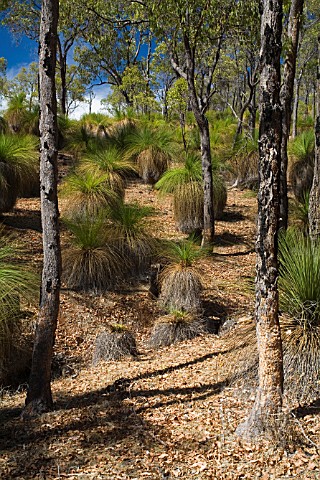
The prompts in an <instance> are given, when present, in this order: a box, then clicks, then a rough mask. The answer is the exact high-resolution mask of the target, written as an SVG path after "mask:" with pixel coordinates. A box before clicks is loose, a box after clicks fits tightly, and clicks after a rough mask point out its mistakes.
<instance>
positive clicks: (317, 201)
mask: <svg viewBox="0 0 320 480" xmlns="http://www.w3.org/2000/svg"><path fill="white" fill-rule="evenodd" d="M309 233H310V237H311V239H312V240H316V239H318V238H320V35H319V37H318V69H317V91H316V122H315V158H314V174H313V183H312V188H311V192H310V199H309Z"/></svg>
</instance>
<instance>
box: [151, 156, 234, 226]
mask: <svg viewBox="0 0 320 480" xmlns="http://www.w3.org/2000/svg"><path fill="white" fill-rule="evenodd" d="M213 160H216V158H214V159H213ZM217 170H218V163H217V165H216V168H213V188H214V212H215V217H216V218H221V216H222V213H223V209H224V207H225V205H226V200H227V190H226V186H225V183H224V181H223V179H222V178H221V177H220V175H219V174H218V173H217ZM155 188H156V189H158V190H159V191H160V192H161V193H163V194H168V193H172V194H173V210H174V217H175V221H176V226H177V228H178V229H179V230H180V231H182V232H184V233H191V232H193V231H194V230H198V229H201V228H202V226H203V187H202V166H201V159H200V156H199V154H197V153H188V154H187V156H186V160H185V163H184V166H182V167H176V168H173V169H171V170H167V171H166V172H165V173H164V174H163V176H162V177H161V178H160V180H158V182H157V183H156V185H155Z"/></svg>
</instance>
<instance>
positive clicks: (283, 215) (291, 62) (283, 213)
mask: <svg viewBox="0 0 320 480" xmlns="http://www.w3.org/2000/svg"><path fill="white" fill-rule="evenodd" d="M303 4H304V0H292V2H291V7H290V12H289V23H288V31H287V42H288V50H287V54H286V58H285V62H284V68H283V82H282V88H281V92H280V100H281V105H282V141H281V169H280V222H279V228H284V229H286V228H287V226H288V188H287V170H288V153H287V148H288V140H289V135H290V124H291V112H292V99H293V88H294V79H295V74H296V63H297V51H298V44H299V31H300V25H301V17H302V12H303Z"/></svg>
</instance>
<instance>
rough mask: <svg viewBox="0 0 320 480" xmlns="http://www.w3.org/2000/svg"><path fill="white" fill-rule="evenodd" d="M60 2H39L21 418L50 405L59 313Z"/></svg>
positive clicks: (51, 404) (54, 0) (49, 407)
mask: <svg viewBox="0 0 320 480" xmlns="http://www.w3.org/2000/svg"><path fill="white" fill-rule="evenodd" d="M58 15H59V1H58V0H43V2H42V10H41V24H40V51H39V85H40V151H41V157H40V158H41V159H40V190H41V191H40V195H41V214H42V215H41V216H42V230H43V252H44V258H43V271H42V284H41V296H40V307H39V317H38V323H37V328H36V335H35V343H34V351H33V358H32V368H31V374H30V381H29V388H28V392H27V398H26V407H25V410H24V413H23V416H24V417H28V416H32V415H37V414H40V413H42V412H45V411H48V410H50V409H52V407H53V401H52V393H51V383H50V382H51V360H52V354H53V345H54V340H55V331H56V326H57V318H58V312H59V293H60V273H61V252H60V239H59V224H58V217H59V212H58V197H57V153H58V152H57V103H56V88H55V66H56V44H57V23H58Z"/></svg>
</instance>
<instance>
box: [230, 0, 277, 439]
mask: <svg viewBox="0 0 320 480" xmlns="http://www.w3.org/2000/svg"><path fill="white" fill-rule="evenodd" d="M281 30H282V0H274V1H273V2H270V1H269V0H264V1H263V13H262V19H261V54H260V55H261V67H262V71H261V79H260V129H259V193H258V232H257V240H256V252H257V267H256V311H255V316H256V324H257V341H258V352H259V387H258V390H257V394H256V399H255V403H254V406H253V409H252V411H251V414H250V416H249V418H248V419H247V420H246V421H245V422H244V423H243V424H241V425H240V426H239V427H238V429H237V433H238V434H239V435H241V436H243V437H245V438H247V439H253V438H254V437H256V436H258V435H260V434H261V433H262V432H263V430H264V429H265V428H266V426H267V422H268V418H270V417H271V416H274V415H276V414H277V413H278V411H279V410H280V409H281V407H282V388H283V367H282V345H281V336H280V327H279V318H278V288H277V279H278V260H277V247H278V242H277V232H278V219H279V180H280V161H281V158H280V145H281V106H280V98H279V91H280V54H281Z"/></svg>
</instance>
